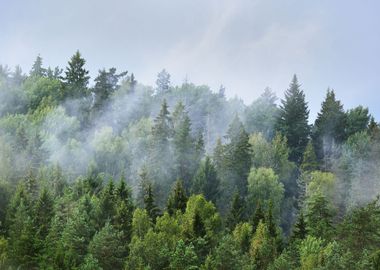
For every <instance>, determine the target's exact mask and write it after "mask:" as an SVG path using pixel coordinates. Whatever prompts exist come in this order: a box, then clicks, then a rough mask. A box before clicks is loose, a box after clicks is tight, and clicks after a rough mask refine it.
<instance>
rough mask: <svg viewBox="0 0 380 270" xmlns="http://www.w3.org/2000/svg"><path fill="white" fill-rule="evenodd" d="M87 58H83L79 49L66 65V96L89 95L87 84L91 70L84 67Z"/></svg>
mask: <svg viewBox="0 0 380 270" xmlns="http://www.w3.org/2000/svg"><path fill="white" fill-rule="evenodd" d="M85 64H86V60H85V59H84V58H82V55H81V54H80V52H79V51H76V53H75V54H74V55H73V56H72V57H71V59H70V61H69V62H68V66H67V67H66V71H65V77H64V78H63V81H64V83H65V89H64V98H82V97H85V96H87V95H88V91H87V85H88V83H89V79H90V76H88V73H89V71H88V70H86V69H85V68H84V65H85Z"/></svg>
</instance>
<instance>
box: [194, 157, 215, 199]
mask: <svg viewBox="0 0 380 270" xmlns="http://www.w3.org/2000/svg"><path fill="white" fill-rule="evenodd" d="M191 190H192V193H194V194H200V193H202V194H203V195H204V196H205V198H206V200H208V201H212V202H213V203H214V204H215V203H216V201H217V199H218V196H219V178H218V176H217V173H216V169H215V166H214V164H213V163H212V161H211V159H210V157H209V156H206V159H205V160H204V161H203V162H202V163H201V165H200V167H199V169H198V171H197V173H196V175H195V177H194V180H193V186H192V188H191Z"/></svg>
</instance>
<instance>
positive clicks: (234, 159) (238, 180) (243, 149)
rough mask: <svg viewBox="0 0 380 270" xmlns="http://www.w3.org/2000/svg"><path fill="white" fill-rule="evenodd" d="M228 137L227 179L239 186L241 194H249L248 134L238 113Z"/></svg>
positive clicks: (230, 126)
mask: <svg viewBox="0 0 380 270" xmlns="http://www.w3.org/2000/svg"><path fill="white" fill-rule="evenodd" d="M226 138H227V139H228V140H229V143H228V144H227V145H226V146H225V162H226V168H227V175H226V177H227V179H228V181H230V183H231V184H232V185H233V186H235V187H237V188H238V190H239V192H240V194H241V195H242V196H245V195H246V194H247V177H248V173H249V169H250V168H251V155H250V152H249V143H248V134H247V132H246V131H245V129H244V126H243V123H242V122H241V121H240V119H239V117H238V116H237V114H236V115H235V117H234V119H233V121H232V122H231V124H230V125H229V127H228V130H227V135H226Z"/></svg>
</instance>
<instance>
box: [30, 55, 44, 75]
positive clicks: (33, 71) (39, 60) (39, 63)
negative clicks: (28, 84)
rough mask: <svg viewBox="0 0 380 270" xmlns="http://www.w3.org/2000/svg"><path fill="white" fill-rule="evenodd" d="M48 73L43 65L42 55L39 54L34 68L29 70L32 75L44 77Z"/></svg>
mask: <svg viewBox="0 0 380 270" xmlns="http://www.w3.org/2000/svg"><path fill="white" fill-rule="evenodd" d="M45 75H46V69H45V68H43V67H42V57H41V56H40V55H38V56H37V58H36V60H35V61H34V63H33V66H32V69H31V70H30V72H29V76H31V77H43V76H45Z"/></svg>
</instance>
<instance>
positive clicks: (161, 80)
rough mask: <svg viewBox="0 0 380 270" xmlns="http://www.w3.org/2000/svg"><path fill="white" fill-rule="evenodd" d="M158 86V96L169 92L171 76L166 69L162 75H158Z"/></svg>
mask: <svg viewBox="0 0 380 270" xmlns="http://www.w3.org/2000/svg"><path fill="white" fill-rule="evenodd" d="M156 86H157V90H156V93H157V95H163V94H166V93H168V92H169V87H170V74H169V73H168V72H167V71H166V70H165V69H163V70H162V71H161V72H160V73H158V75H157V80H156Z"/></svg>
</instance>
